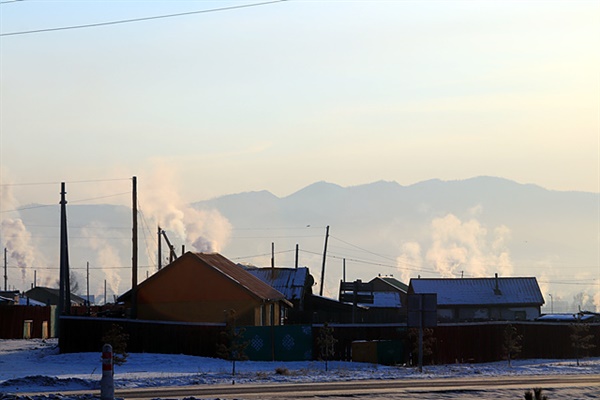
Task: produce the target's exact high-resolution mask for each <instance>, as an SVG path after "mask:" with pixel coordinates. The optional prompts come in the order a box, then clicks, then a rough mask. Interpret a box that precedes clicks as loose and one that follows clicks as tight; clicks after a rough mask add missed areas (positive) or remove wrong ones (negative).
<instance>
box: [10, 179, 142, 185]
mask: <svg viewBox="0 0 600 400" xmlns="http://www.w3.org/2000/svg"><path fill="white" fill-rule="evenodd" d="M130 180H131V178H111V179H86V180H81V181H64V182H65V183H68V184H73V183H98V182H114V181H130ZM60 183H62V182H26V183H0V186H42V185H58V184H60Z"/></svg>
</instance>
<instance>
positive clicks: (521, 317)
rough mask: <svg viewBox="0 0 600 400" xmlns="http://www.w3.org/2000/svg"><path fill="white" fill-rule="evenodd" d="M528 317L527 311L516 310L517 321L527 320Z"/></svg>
mask: <svg viewBox="0 0 600 400" xmlns="http://www.w3.org/2000/svg"><path fill="white" fill-rule="evenodd" d="M526 319H527V312H526V311H515V320H517V321H525V320H526Z"/></svg>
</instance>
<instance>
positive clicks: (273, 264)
mask: <svg viewBox="0 0 600 400" xmlns="http://www.w3.org/2000/svg"><path fill="white" fill-rule="evenodd" d="M271 268H275V242H271Z"/></svg>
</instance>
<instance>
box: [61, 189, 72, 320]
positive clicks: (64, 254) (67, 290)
mask: <svg viewBox="0 0 600 400" xmlns="http://www.w3.org/2000/svg"><path fill="white" fill-rule="evenodd" d="M60 189H61V190H60V279H59V281H60V282H59V283H60V285H59V286H60V288H59V304H58V315H69V314H71V284H70V282H69V243H68V235H67V200H66V194H67V192H66V191H65V183H64V182H61V184H60ZM58 325H59V327H60V323H59V324H58Z"/></svg>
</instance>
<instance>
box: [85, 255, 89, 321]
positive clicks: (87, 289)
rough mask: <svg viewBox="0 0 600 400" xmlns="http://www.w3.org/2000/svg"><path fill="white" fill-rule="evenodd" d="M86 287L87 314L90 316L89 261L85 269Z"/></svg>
mask: <svg viewBox="0 0 600 400" xmlns="http://www.w3.org/2000/svg"><path fill="white" fill-rule="evenodd" d="M85 272H86V274H85V275H86V277H85V287H86V295H87V314H88V315H90V262H89V261H88V262H87V264H86V268H85Z"/></svg>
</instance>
